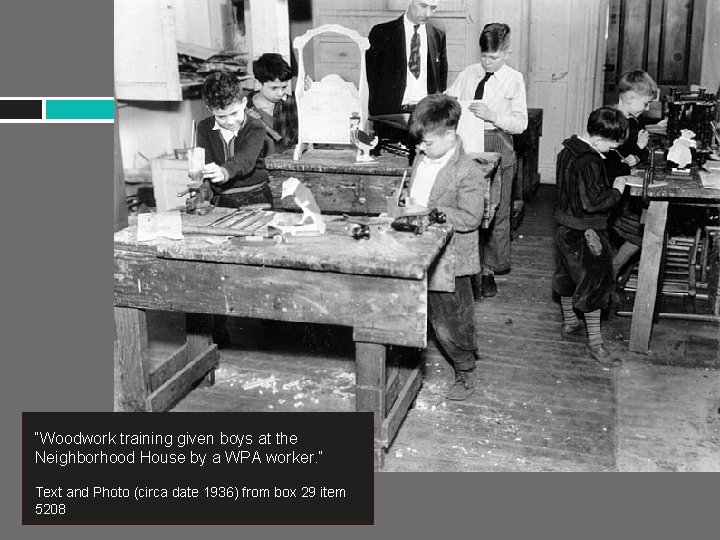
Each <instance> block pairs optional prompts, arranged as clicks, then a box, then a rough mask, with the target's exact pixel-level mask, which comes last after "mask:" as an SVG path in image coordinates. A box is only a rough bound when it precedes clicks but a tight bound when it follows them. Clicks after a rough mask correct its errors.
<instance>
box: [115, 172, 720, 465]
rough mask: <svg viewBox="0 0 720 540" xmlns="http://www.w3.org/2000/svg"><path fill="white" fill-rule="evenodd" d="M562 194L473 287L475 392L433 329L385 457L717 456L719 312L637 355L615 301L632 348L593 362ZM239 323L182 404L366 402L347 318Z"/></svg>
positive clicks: (662, 332) (616, 336)
mask: <svg viewBox="0 0 720 540" xmlns="http://www.w3.org/2000/svg"><path fill="white" fill-rule="evenodd" d="M553 205H554V189H553V188H552V187H550V186H541V188H540V189H539V190H538V192H537V194H536V196H535V198H534V199H533V201H531V202H530V203H528V204H526V211H525V216H524V219H523V222H522V223H521V225H520V227H519V228H518V229H517V230H516V231H514V239H513V244H512V249H513V267H512V272H511V273H510V274H507V275H504V276H497V277H496V281H497V285H498V294H497V296H495V297H494V298H481V299H477V301H476V304H475V317H476V326H477V341H478V345H479V348H480V349H479V359H478V363H477V370H476V371H477V375H478V385H477V390H476V392H475V394H474V395H473V396H471V398H470V399H468V400H467V401H465V402H450V401H447V400H446V399H445V394H446V392H447V390H448V388H449V385H450V383H451V382H452V378H453V375H452V369H451V368H450V367H449V365H448V364H447V362H446V361H445V359H444V358H443V356H442V355H441V354H440V353H439V351H438V350H437V348H436V346H435V343H434V341H433V339H432V337H431V339H430V342H429V345H428V348H427V349H426V350H425V351H423V353H422V355H421V362H422V368H423V385H422V387H421V389H420V393H419V395H418V397H417V399H416V401H415V404H414V407H413V408H412V409H411V410H410V411H409V413H408V416H407V418H406V419H405V421H404V422H403V424H402V426H401V428H400V431H399V433H398V435H397V437H396V439H395V440H394V441H393V442H392V444H391V446H390V448H389V451H388V453H387V456H386V466H385V470H386V471H611V470H697V469H701V470H703V469H704V470H716V469H713V467H714V466H713V465H712V463H713V462H714V461H713V459H712V456H714V455H715V452H717V457H718V458H720V378H718V372H717V368H718V367H719V366H720V357H719V355H718V327H717V325H712V324H698V323H690V322H687V321H668V320H662V321H660V322H659V324H657V325H656V327H655V329H654V334H653V342H652V350H651V352H650V353H649V354H648V355H638V354H634V353H630V352H628V347H627V345H628V339H629V335H630V331H629V329H630V319H629V318H626V317H618V316H615V315H612V314H606V316H605V317H604V320H603V335H604V338H605V340H606V342H607V344H608V346H609V347H610V348H611V349H612V350H613V351H616V352H617V353H618V354H619V355H620V356H622V358H623V360H624V364H623V366H622V367H621V368H619V369H617V368H616V369H609V368H603V367H602V366H600V365H599V364H598V363H596V362H594V361H593V360H592V359H591V358H590V357H589V355H588V354H587V352H586V350H585V340H584V338H582V337H580V338H576V339H562V338H561V336H560V335H559V331H560V326H561V321H562V318H561V314H560V307H559V304H558V303H557V301H556V300H555V299H553V295H552V291H551V279H552V272H553V265H554V263H553V247H552V237H553V220H552V210H553ZM630 301H631V298H630ZM228 329H229V330H230V335H231V338H232V342H231V344H230V347H229V348H225V349H222V350H221V362H220V367H219V369H218V370H217V373H216V384H215V385H214V386H212V387H206V388H200V387H199V388H197V389H194V390H193V391H192V392H191V393H190V394H189V395H188V396H187V397H186V398H185V399H184V400H182V401H181V402H180V403H179V404H178V405H177V406H176V407H175V408H174V410H175V411H319V410H337V411H352V410H354V409H355V390H354V388H355V373H354V361H353V355H354V348H353V343H352V333H351V331H350V330H349V329H347V328H340V327H325V326H313V325H301V324H289V323H264V322H260V321H252V320H247V319H237V318H231V319H229V320H228ZM158 335H160V336H162V335H163V333H162V332H159V334H158ZM166 337H167V336H166ZM167 339H169V338H167ZM153 350H154V351H160V352H162V351H163V350H164V349H163V347H162V346H160V345H158V346H155V348H154V349H153ZM677 366H685V367H677ZM688 367H690V368H692V369H688ZM703 370H704V371H703ZM703 373H704V375H705V376H704V377H703ZM680 388H682V389H683V392H685V393H684V394H682V395H679V392H680V390H679V389H680ZM693 388H697V389H698V392H699V394H698V395H697V396H693ZM116 396H117V391H116ZM666 396H672V397H673V401H672V402H670V403H665V402H664V397H666ZM693 400H694V401H693ZM676 403H677V404H680V405H682V406H683V407H684V408H682V409H680V408H678V407H674V406H673V405H675V404H676ZM661 404H663V405H664V406H665V409H664V410H661V411H660V412H659V413H657V414H656V413H655V411H656V409H657V408H658V407H661V406H663V405H661ZM716 417H717V421H716ZM681 426H686V427H681ZM716 432H717V434H718V436H717V437H716ZM673 433H674V434H676V435H677V436H679V437H681V438H682V441H681V443H680V446H679V447H674V446H672V445H671V443H670V439H672V436H673ZM660 451H662V452H664V453H663V454H662V455H660V454H659V452H660ZM693 456H694V457H693ZM708 456H710V457H708ZM683 460H685V461H683ZM715 467H716V468H720V459H718V461H717V465H715Z"/></svg>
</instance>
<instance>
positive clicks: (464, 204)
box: [409, 94, 485, 401]
mask: <svg viewBox="0 0 720 540" xmlns="http://www.w3.org/2000/svg"><path fill="white" fill-rule="evenodd" d="M461 111H462V109H461V107H460V104H459V103H458V102H457V100H455V99H453V98H451V97H449V96H446V95H444V94H432V95H430V96H427V97H425V98H423V99H421V100H420V101H419V102H418V104H417V105H416V107H415V109H414V111H413V113H412V116H411V117H410V126H409V127H410V135H411V136H412V137H413V139H415V140H418V141H420V142H419V143H418V144H417V152H418V156H417V158H416V159H415V163H414V165H413V170H412V176H411V177H410V190H409V195H410V197H411V198H412V199H413V202H414V204H418V205H420V206H425V207H426V208H436V209H437V210H438V211H440V212H443V213H444V214H445V217H446V222H447V223H448V224H450V225H452V226H453V228H454V230H455V232H454V234H453V236H452V238H451V239H450V243H449V244H448V247H447V248H446V249H445V251H444V252H443V255H442V256H441V259H440V261H438V263H437V266H436V268H440V267H443V268H445V269H450V271H451V272H452V275H454V277H455V282H454V285H455V286H454V290H453V291H451V292H449V291H447V288H445V289H442V290H440V289H438V290H433V289H434V288H435V287H434V285H433V279H430V283H429V286H428V287H429V289H430V292H428V321H429V322H430V324H431V325H432V327H433V330H434V331H435V336H436V339H437V342H438V345H439V349H440V350H441V351H442V353H443V355H444V356H445V357H446V358H447V360H448V361H449V362H450V363H451V364H452V366H453V369H454V370H455V382H454V385H453V386H452V387H451V388H450V391H449V392H448V394H447V399H451V400H457V401H462V400H464V399H467V398H468V397H470V395H471V394H472V393H473V391H474V390H475V354H476V351H477V344H476V342H475V322H474V318H473V317H474V299H473V292H472V284H471V282H470V276H472V275H474V274H477V273H478V272H479V271H480V262H479V250H478V228H479V226H480V222H481V220H482V217H483V203H484V193H485V180H484V175H483V170H482V167H481V166H480V164H479V163H478V162H477V161H475V160H474V159H472V158H470V157H469V156H468V155H466V154H465V151H464V150H463V148H462V142H461V140H460V138H459V137H458V136H457V133H456V130H457V125H458V121H459V119H460V113H461Z"/></svg>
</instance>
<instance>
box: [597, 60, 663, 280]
mask: <svg viewBox="0 0 720 540" xmlns="http://www.w3.org/2000/svg"><path fill="white" fill-rule="evenodd" d="M657 92H658V87H657V84H655V81H654V80H653V79H652V78H651V77H650V75H648V74H647V73H645V72H644V71H640V70H636V71H629V72H628V73H625V74H624V75H623V76H622V77H621V78H620V82H619V83H618V93H619V97H618V103H617V105H615V108H616V109H617V110H619V111H620V112H622V113H623V114H624V115H625V117H626V118H627V119H628V125H629V133H628V136H627V139H626V140H625V142H624V143H622V144H621V145H620V146H618V147H617V148H616V149H615V150H611V151H610V152H608V153H607V155H606V156H605V157H606V158H607V159H606V160H605V170H606V171H607V175H608V180H609V181H610V182H612V181H613V180H615V178H617V177H618V176H627V175H629V174H630V170H631V167H634V166H636V165H637V164H639V163H641V162H647V160H648V155H649V152H648V148H647V145H648V142H649V134H648V132H647V130H645V129H644V128H643V126H642V124H641V123H640V118H639V116H640V115H641V114H642V113H643V112H645V111H646V110H647V108H648V105H649V104H650V102H651V101H652V100H654V99H655V98H656V97H657ZM641 213H642V202H641V201H640V200H639V199H637V198H634V199H631V198H630V197H628V196H625V197H623V199H622V200H621V201H620V204H619V205H618V206H617V208H616V209H615V210H614V211H613V213H612V215H611V216H610V230H611V232H612V234H613V236H614V237H617V239H619V240H620V242H619V244H620V246H619V249H618V251H617V253H616V254H615V257H614V258H613V273H614V275H615V277H617V275H618V274H619V273H620V270H621V269H622V267H623V266H625V264H626V263H627V262H628V261H629V260H630V259H631V258H632V257H633V255H635V254H636V253H638V252H639V251H640V246H641V245H642V225H641V223H640V215H641Z"/></svg>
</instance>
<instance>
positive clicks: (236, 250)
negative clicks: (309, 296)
mask: <svg viewBox="0 0 720 540" xmlns="http://www.w3.org/2000/svg"><path fill="white" fill-rule="evenodd" d="M217 210H220V209H217ZM220 215H221V214H220V213H216V212H212V213H210V214H208V215H207V216H190V215H183V223H189V224H196V225H205V224H208V223H210V222H212V221H214V220H215V219H217V218H218V217H219V216H220ZM451 235H452V228H450V227H448V226H444V225H433V226H432V227H430V228H429V229H428V230H427V231H426V232H425V233H424V234H422V235H415V234H412V233H405V232H398V231H395V230H393V229H392V228H390V227H389V222H388V223H386V224H384V225H383V224H381V225H372V226H371V231H370V238H369V239H368V240H355V239H353V238H351V237H350V236H342V235H336V234H326V235H324V236H323V237H321V238H318V239H317V241H312V242H308V243H298V244H279V245H276V244H270V245H266V244H263V245H253V244H251V243H248V244H243V245H241V246H239V245H236V244H233V243H230V242H226V243H223V244H219V245H213V244H210V243H208V242H207V240H206V239H205V237H203V236H202V235H187V236H186V237H185V238H184V239H183V240H167V239H162V238H161V239H158V240H155V241H152V242H143V243H141V244H140V243H138V242H137V228H136V226H130V227H128V228H126V229H123V230H122V231H119V232H117V233H115V249H116V250H121V251H125V250H127V251H134V252H143V253H148V254H152V255H153V256H158V257H162V258H168V259H178V260H195V261H207V262H218V263H230V264H241V265H252V266H258V267H277V268H293V269H296V270H312V271H314V272H337V273H342V274H358V275H374V276H388V277H397V278H405V279H424V278H425V276H426V273H427V270H428V268H429V267H430V266H431V264H432V262H433V260H434V259H435V258H436V257H437V254H438V253H439V252H440V250H441V249H443V247H444V246H445V244H446V243H447V241H448V240H449V239H450V236H451ZM118 271H119V272H122V268H119V269H118Z"/></svg>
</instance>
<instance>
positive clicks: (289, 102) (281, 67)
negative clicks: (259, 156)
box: [248, 53, 298, 156]
mask: <svg viewBox="0 0 720 540" xmlns="http://www.w3.org/2000/svg"><path fill="white" fill-rule="evenodd" d="M253 76H254V77H255V80H257V81H258V82H259V83H260V90H258V91H257V92H254V93H253V94H251V95H250V96H248V109H249V110H251V111H253V112H254V113H255V114H256V115H257V117H258V118H259V119H260V120H262V122H263V123H264V124H265V126H267V128H270V129H267V128H266V129H267V132H268V134H267V139H266V144H267V147H266V148H267V151H266V155H268V156H269V155H271V154H274V153H276V152H277V153H280V152H284V151H285V150H287V149H289V148H291V147H292V146H294V145H295V144H296V143H297V139H298V113H297V103H296V102H295V97H294V96H293V94H292V93H291V92H288V89H289V86H290V79H292V71H291V69H290V66H289V65H288V63H287V62H286V61H285V60H284V59H283V57H282V56H281V55H279V54H277V53H266V54H263V55H262V56H260V57H259V58H258V59H257V60H255V61H254V62H253Z"/></svg>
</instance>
